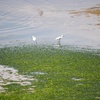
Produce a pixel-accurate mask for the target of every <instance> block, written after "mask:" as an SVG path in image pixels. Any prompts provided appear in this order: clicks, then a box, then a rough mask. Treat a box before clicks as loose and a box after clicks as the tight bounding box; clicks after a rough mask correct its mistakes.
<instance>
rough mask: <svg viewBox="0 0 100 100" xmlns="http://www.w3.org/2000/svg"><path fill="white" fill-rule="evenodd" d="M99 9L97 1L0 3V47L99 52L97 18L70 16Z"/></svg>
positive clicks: (16, 0)
mask: <svg viewBox="0 0 100 100" xmlns="http://www.w3.org/2000/svg"><path fill="white" fill-rule="evenodd" d="M95 6H99V7H100V0H0V47H4V46H7V45H20V44H35V43H34V41H33V40H32V35H34V36H36V38H37V44H56V43H57V41H56V40H55V38H56V37H58V36H60V35H61V34H63V35H64V38H63V39H62V40H61V44H62V45H63V44H64V45H74V46H81V47H90V48H99V49H100V26H96V24H97V23H98V22H100V19H99V18H100V17H99V16H96V15H90V17H86V16H85V15H84V14H81V15H72V14H70V11H73V10H75V11H81V10H84V9H88V8H91V7H95Z"/></svg>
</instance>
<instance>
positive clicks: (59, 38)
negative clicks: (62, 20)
mask: <svg viewBox="0 0 100 100" xmlns="http://www.w3.org/2000/svg"><path fill="white" fill-rule="evenodd" d="M63 37H64V35H60V36H59V37H57V38H55V40H57V41H58V45H60V40H61V39H62V38H63Z"/></svg>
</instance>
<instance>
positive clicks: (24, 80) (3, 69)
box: [0, 65, 35, 92]
mask: <svg viewBox="0 0 100 100" xmlns="http://www.w3.org/2000/svg"><path fill="white" fill-rule="evenodd" d="M33 80H35V79H34V78H33V76H28V75H20V74H19V73H18V70H16V69H14V68H9V67H8V66H5V65H0V92H5V91H6V89H5V88H3V86H5V85H9V84H20V85H21V86H27V85H31V82H32V81H33Z"/></svg>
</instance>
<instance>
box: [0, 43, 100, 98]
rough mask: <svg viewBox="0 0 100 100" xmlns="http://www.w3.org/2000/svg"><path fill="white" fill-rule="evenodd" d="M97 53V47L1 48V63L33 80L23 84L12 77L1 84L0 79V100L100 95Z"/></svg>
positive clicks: (99, 72)
mask: <svg viewBox="0 0 100 100" xmlns="http://www.w3.org/2000/svg"><path fill="white" fill-rule="evenodd" d="M99 54H100V51H99V50H98V51H97V52H93V51H91V52H90V51H85V50H84V51H81V50H80V51H79V50H76V51H75V50H69V49H68V48H63V47H53V46H38V45H35V46H22V47H5V48H0V64H1V65H6V66H8V67H13V68H14V69H16V70H18V72H19V74H20V75H24V76H31V77H33V78H34V79H35V80H33V81H32V80H31V81H30V82H31V84H30V85H26V86H21V85H20V84H17V83H13V82H12V80H11V82H12V84H6V85H2V84H1V81H0V87H1V88H5V91H3V92H0V99H1V100H84V99H85V100H96V99H98V98H100V91H99V90H100V87H99V86H100V56H99ZM2 74H3V73H2ZM10 74H12V72H10ZM0 78H1V76H0ZM27 78H28V77H27ZM0 80H1V79H0ZM6 81H8V80H6ZM21 82H23V80H21ZM5 83H6V82H5Z"/></svg>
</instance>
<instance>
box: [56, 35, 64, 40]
mask: <svg viewBox="0 0 100 100" xmlns="http://www.w3.org/2000/svg"><path fill="white" fill-rule="evenodd" d="M63 37H64V35H61V36H59V37H57V38H55V40H60V39H62V38H63Z"/></svg>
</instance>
